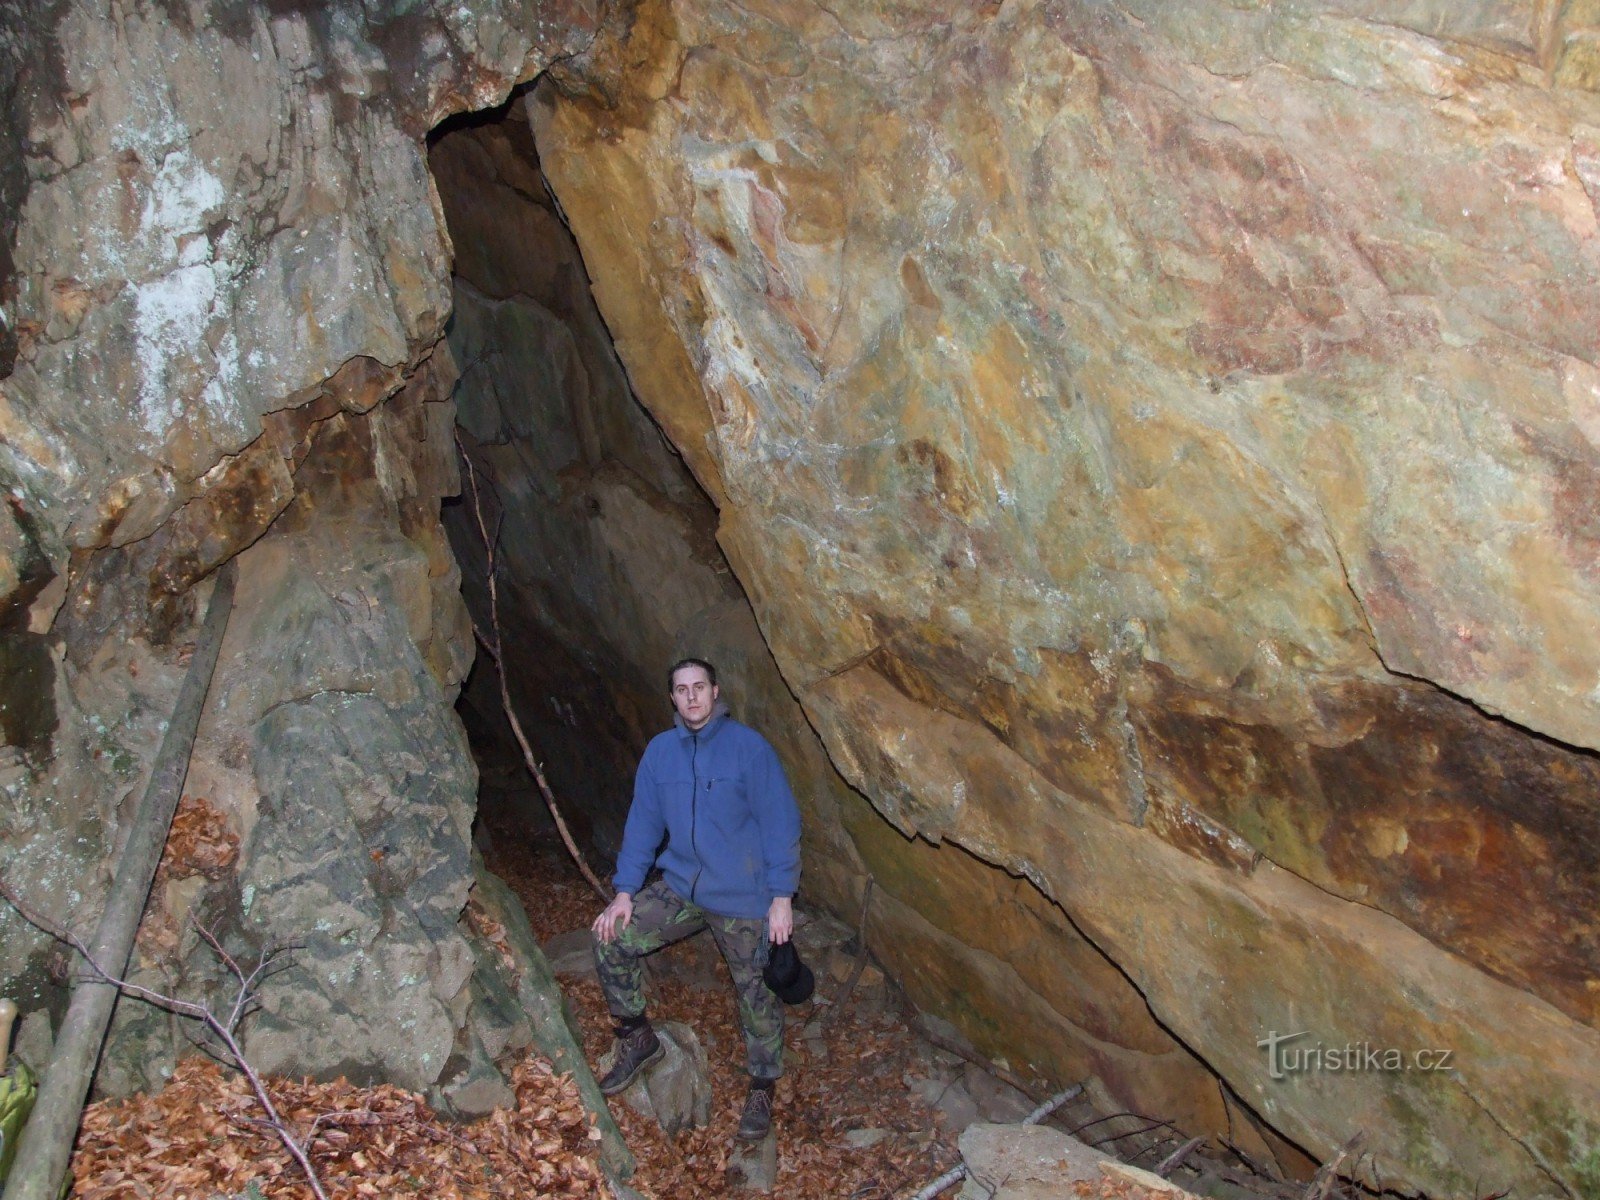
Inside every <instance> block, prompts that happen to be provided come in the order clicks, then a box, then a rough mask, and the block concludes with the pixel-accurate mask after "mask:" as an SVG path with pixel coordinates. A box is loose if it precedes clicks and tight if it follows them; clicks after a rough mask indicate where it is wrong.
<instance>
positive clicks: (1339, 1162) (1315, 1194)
mask: <svg viewBox="0 0 1600 1200" xmlns="http://www.w3.org/2000/svg"><path fill="white" fill-rule="evenodd" d="M1366 1137H1367V1133H1366V1130H1364V1129H1358V1130H1356V1132H1355V1133H1354V1134H1353V1135H1352V1136H1351V1138H1350V1140H1349V1141H1347V1142H1345V1144H1344V1145H1342V1146H1340V1147H1339V1150H1338V1153H1336V1154H1335V1155H1334V1156H1333V1157H1332V1158H1330V1159H1329V1160H1328V1161H1327V1162H1325V1163H1323V1164H1322V1166H1321V1167H1319V1168H1318V1169H1317V1173H1316V1174H1315V1175H1313V1176H1312V1177H1311V1183H1310V1185H1309V1186H1308V1187H1307V1188H1306V1192H1305V1200H1328V1193H1329V1192H1331V1191H1332V1190H1333V1183H1334V1180H1336V1179H1338V1178H1339V1168H1340V1167H1341V1166H1343V1165H1344V1160H1345V1159H1347V1158H1349V1157H1350V1155H1351V1154H1352V1153H1354V1152H1355V1150H1356V1148H1357V1147H1358V1146H1360V1145H1361V1143H1362V1142H1364V1141H1365V1140H1366Z"/></svg>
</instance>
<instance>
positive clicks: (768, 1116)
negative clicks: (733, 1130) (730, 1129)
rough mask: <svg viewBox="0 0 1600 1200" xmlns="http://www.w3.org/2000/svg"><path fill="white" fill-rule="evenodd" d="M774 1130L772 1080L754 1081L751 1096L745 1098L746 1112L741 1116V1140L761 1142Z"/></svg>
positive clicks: (751, 1083)
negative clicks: (769, 1131)
mask: <svg viewBox="0 0 1600 1200" xmlns="http://www.w3.org/2000/svg"><path fill="white" fill-rule="evenodd" d="M771 1128H772V1080H770V1079H752V1080H751V1081H750V1094H749V1095H748V1096H746V1097H745V1098H744V1112H742V1113H740V1114H739V1135H738V1136H739V1138H740V1139H741V1140H742V1141H746V1142H759V1141H760V1140H761V1139H762V1138H764V1137H766V1136H767V1130H769V1129H771Z"/></svg>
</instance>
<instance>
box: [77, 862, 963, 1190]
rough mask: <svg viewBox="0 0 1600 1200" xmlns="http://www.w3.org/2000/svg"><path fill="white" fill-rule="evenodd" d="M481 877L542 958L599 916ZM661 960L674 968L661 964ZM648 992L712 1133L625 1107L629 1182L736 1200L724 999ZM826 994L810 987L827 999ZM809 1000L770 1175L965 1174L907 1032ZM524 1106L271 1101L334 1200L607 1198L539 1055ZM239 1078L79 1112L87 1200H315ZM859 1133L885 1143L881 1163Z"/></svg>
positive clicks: (792, 1042) (798, 1015)
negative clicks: (699, 1079)
mask: <svg viewBox="0 0 1600 1200" xmlns="http://www.w3.org/2000/svg"><path fill="white" fill-rule="evenodd" d="M490 865H491V866H492V867H493V868H494V869H495V870H496V871H497V872H498V873H499V874H500V875H501V876H502V877H503V878H505V879H506V881H507V882H508V883H509V884H510V885H511V887H512V888H513V889H514V890H515V891H516V892H517V894H518V895H519V896H520V897H521V898H522V901H523V903H524V905H525V906H526V907H527V910H528V917H529V920H530V922H531V924H532V926H533V930H534V932H535V934H536V935H537V936H538V937H539V938H540V940H541V941H543V940H547V939H548V938H550V937H552V936H554V935H556V934H559V933H564V932H568V931H571V930H573V929H581V928H585V927H587V925H588V924H589V922H590V921H591V920H592V919H593V916H594V914H595V912H596V911H597V910H598V908H599V902H598V900H597V898H596V897H595V896H594V894H593V892H591V891H590V890H589V889H588V888H587V886H586V885H585V884H584V883H583V881H582V879H581V877H580V876H579V875H578V874H577V872H576V871H575V870H574V869H573V868H572V867H571V866H570V865H569V864H568V863H567V862H566V860H565V859H564V857H562V856H561V855H560V854H559V852H557V851H555V850H553V849H552V848H551V847H550V846H547V845H543V844H537V845H534V844H528V843H527V842H526V841H522V840H520V839H518V838H516V837H514V836H506V835H505V834H504V833H502V836H500V837H498V838H497V839H496V851H495V852H494V853H493V854H492V855H491V861H490ZM668 953H671V952H670V951H669V952H668ZM721 984H722V985H721V986H717V987H712V988H706V987H696V986H691V985H690V984H689V983H686V982H684V981H682V980H681V979H677V978H673V977H670V976H669V977H666V978H658V979H657V980H655V981H654V983H653V989H654V990H653V996H652V1009H651V1011H652V1017H653V1018H654V1019H657V1020H678V1021H683V1022H685V1023H686V1024H688V1025H690V1026H691V1027H693V1028H694V1029H695V1031H696V1032H697V1033H698V1034H699V1036H700V1038H701V1041H702V1042H703V1043H704V1044H705V1046H706V1049H707V1052H708V1057H709V1059H710V1064H711V1081H712V1089H713V1109H712V1120H711V1124H710V1125H709V1126H707V1127H706V1128H704V1129H700V1130H694V1131H690V1132H686V1133H684V1134H680V1135H679V1136H678V1137H677V1138H676V1139H669V1138H667V1137H666V1136H665V1135H664V1134H663V1133H662V1131H661V1130H660V1128H659V1127H658V1126H657V1125H656V1124H655V1123H654V1122H653V1121H651V1120H648V1119H646V1118H643V1117H641V1116H639V1115H637V1114H636V1113H634V1112H633V1111H632V1110H631V1109H630V1108H628V1107H627V1105H625V1104H623V1103H620V1102H616V1101H614V1102H613V1105H612V1111H613V1113H614V1114H615V1116H616V1118H617V1121H618V1124H619V1125H620V1126H621V1128H622V1130H623V1134H624V1136H625V1137H626V1139H627V1142H628V1145H629V1147H630V1148H631V1149H632V1151H633V1153H634V1155H635V1156H636V1157H637V1159H638V1164H639V1166H638V1172H637V1174H636V1175H635V1176H634V1178H633V1179H632V1180H631V1181H630V1185H631V1186H632V1187H633V1188H635V1189H636V1190H638V1191H639V1192H642V1193H643V1194H644V1195H645V1196H647V1197H650V1198H652V1200H690V1198H699V1197H717V1196H731V1195H742V1194H748V1193H741V1192H739V1191H737V1190H736V1187H735V1186H734V1185H733V1184H732V1183H731V1182H730V1180H729V1176H728V1165H729V1159H730V1155H731V1152H732V1150H733V1147H734V1129H735V1127H736V1126H737V1124H738V1113H739V1107H740V1104H741V1103H742V1101H743V1098H744V1092H745V1086H746V1077H745V1074H744V1071H743V1039H742V1037H741V1035H740V1033H739V1028H738V1022H737V1016H736V1011H735V1005H734V994H733V988H732V985H731V984H729V983H727V981H726V979H725V978H724V979H723V980H722V981H721ZM829 986H833V987H835V988H837V985H836V984H831V981H828V980H821V981H819V990H822V989H826V988H828V987H829ZM565 988H566V993H567V996H568V999H569V1002H570V1005H571V1008H572V1011H573V1014H574V1016H575V1017H576V1019H577V1022H578V1025H579V1027H580V1032H581V1036H582V1040H583V1045H584V1050H585V1052H586V1053H587V1055H588V1057H589V1061H590V1062H591V1063H593V1062H598V1061H599V1058H600V1056H601V1054H602V1053H603V1052H604V1051H605V1050H606V1049H607V1047H608V1046H609V1044H610V1038H611V1031H610V1020H609V1017H608V1016H607V1014H606V1011H605V1005H604V1003H603V1001H602V999H601V996H600V989H599V987H598V985H596V984H595V983H593V982H591V981H576V982H574V981H570V980H569V981H566V982H565ZM818 1011H820V1009H819V1007H818V1005H817V1003H816V1002H811V1003H807V1004H806V1005H802V1006H800V1007H798V1008H796V1009H794V1010H791V1014H790V1020H789V1026H788V1032H787V1035H786V1043H787V1047H788V1068H787V1071H786V1074H785V1076H784V1078H783V1080H781V1081H780V1084H779V1089H778V1097H777V1098H778V1104H777V1108H776V1127H777V1131H778V1158H779V1169H778V1179H777V1185H776V1187H775V1189H774V1191H773V1193H772V1194H773V1195H774V1196H776V1197H779V1198H786V1200H823V1198H824V1197H826V1198H828V1200H840V1198H850V1200H888V1198H890V1197H894V1196H899V1195H904V1194H906V1193H907V1192H909V1191H911V1190H914V1189H915V1188H916V1187H918V1186H920V1185H921V1184H922V1183H924V1182H926V1181H927V1180H928V1179H931V1178H932V1177H934V1176H935V1175H938V1174H939V1173H940V1172H942V1171H944V1170H945V1169H946V1168H948V1167H950V1166H952V1165H953V1164H954V1163H956V1162H957V1161H958V1155H957V1154H956V1152H955V1149H954V1145H953V1139H952V1138H950V1137H947V1136H944V1135H943V1133H942V1132H941V1130H940V1128H939V1123H938V1118H937V1116H936V1115H935V1114H934V1113H933V1112H932V1110H930V1109H929V1108H928V1107H927V1106H926V1105H925V1104H924V1103H922V1101H921V1100H919V1099H918V1098H917V1097H916V1096H914V1095H913V1094H912V1093H911V1092H909V1091H908V1090H907V1088H906V1086H905V1082H904V1078H903V1077H904V1075H905V1073H906V1072H907V1071H908V1070H912V1069H914V1068H915V1066H916V1062H917V1055H918V1053H919V1048H918V1043H917V1040H916V1039H915V1038H914V1036H913V1035H912V1034H911V1032H910V1030H909V1029H908V1028H907V1027H906V1025H905V1023H904V1021H903V1020H902V1019H901V1018H900V1016H899V1015H897V1014H894V1013H885V1012H883V1011H881V1010H877V1011H858V1010H856V1009H854V1008H847V1009H846V1010H845V1011H843V1012H841V1013H840V1014H839V1015H838V1016H837V1018H836V1019H834V1020H832V1021H831V1023H829V1024H828V1025H827V1026H826V1028H825V1030H824V1033H823V1036H822V1037H821V1039H820V1040H819V1039H816V1038H812V1039H809V1040H807V1039H803V1038H802V1037H801V1033H802V1027H803V1026H804V1025H805V1023H806V1022H807V1021H808V1020H809V1019H810V1018H812V1017H813V1016H815V1015H816V1014H817V1012H818ZM512 1082H513V1086H514V1090H515V1094H516V1098H517V1106H516V1108H515V1109H512V1110H499V1111H496V1112H494V1113H492V1114H491V1115H490V1116H488V1117H485V1118H483V1119H482V1120H479V1121H476V1122H474V1123H472V1124H468V1125H461V1124H457V1123H453V1122H450V1121H447V1120H444V1119H442V1118H440V1117H438V1116H437V1115H436V1114H434V1113H433V1112H432V1111H431V1110H430V1109H429V1108H428V1106H427V1105H426V1103H425V1102H424V1101H423V1099H422V1097H421V1096H419V1095H417V1094H416V1093H413V1092H407V1091H405V1090H403V1089H401V1088H397V1087H392V1086H387V1085H384V1086H378V1087H356V1086H354V1085H353V1084H350V1083H348V1082H346V1081H344V1080H342V1079H340V1080H334V1081H331V1082H327V1083H316V1082H312V1081H310V1080H298V1081H297V1080H285V1079H273V1080H271V1081H270V1088H271V1091H272V1095H273V1099H274V1102H275V1103H276V1104H277V1105H278V1106H279V1108H280V1111H282V1112H283V1113H284V1115H285V1117H286V1118H287V1120H288V1121H289V1122H290V1124H291V1125H292V1126H293V1127H294V1128H295V1129H296V1130H297V1131H299V1132H300V1133H302V1134H304V1133H307V1132H310V1131H311V1130H312V1129H313V1127H314V1128H315V1137H314V1139H313V1142H312V1147H311V1149H312V1157H313V1161H314V1163H315V1165H316V1167H317V1169H318V1171H319V1173H320V1174H321V1176H322V1180H323V1183H324V1186H325V1187H326V1189H327V1191H328V1194H329V1195H330V1196H331V1197H335V1198H343V1197H387V1196H394V1197H404V1196H422V1195H427V1196H429V1197H431V1198H436V1200H488V1198H491V1197H511V1196H515V1197H550V1198H552V1200H565V1198H568V1197H572V1198H576V1197H606V1196H609V1195H610V1189H609V1188H608V1187H607V1186H606V1184H605V1181H604V1178H603V1175H602V1173H601V1171H600V1168H599V1165H598V1162H597V1156H598V1148H599V1143H598V1137H599V1135H598V1132H597V1131H596V1130H594V1129H593V1127H592V1124H591V1122H590V1120H589V1117H588V1114H587V1113H586V1112H585V1111H584V1109H583V1106H582V1103H581V1101H580V1100H579V1098H578V1091H577V1087H576V1085H575V1084H574V1083H573V1082H572V1080H571V1079H570V1078H568V1077H565V1076H559V1075H557V1074H556V1073H555V1072H554V1070H553V1068H552V1067H551V1066H550V1064H549V1063H548V1062H547V1061H545V1060H543V1059H541V1058H538V1057H536V1056H530V1057H528V1058H526V1059H524V1060H523V1061H521V1062H519V1063H517V1064H516V1065H515V1067H514V1068H513V1071H512ZM258 1115H259V1114H258V1111H257V1109H256V1107H255V1105H254V1103H253V1101H252V1100H251V1098H250V1096H249V1092H248V1088H247V1086H246V1084H245V1082H244V1080H243V1079H242V1078H241V1077H239V1076H238V1075H237V1074H235V1073H232V1072H228V1071H225V1070H223V1069H222V1068H221V1067H219V1066H217V1065H216V1064H215V1063H212V1062H209V1061H207V1060H205V1059H189V1060H186V1061H184V1062H183V1063H181V1064H180V1065H179V1067H178V1069H177V1070H176V1071H175V1073H174V1074H173V1077H172V1079H171V1080H170V1081H169V1083H168V1084H167V1086H166V1088H165V1089H163V1090H162V1091H161V1092H160V1093H159V1094H157V1095H155V1096H147V1095H143V1094H140V1095H135V1096H132V1097H129V1098H127V1099H125V1100H116V1101H102V1102H99V1103H96V1104H94V1105H91V1106H90V1108H89V1109H88V1110H87V1112H86V1113H85V1117H84V1122H83V1127H82V1131H81V1133H80V1136H79V1140H78V1144H77V1148H76V1151H75V1153H74V1156H73V1160H72V1174H73V1181H74V1184H73V1195H74V1196H75V1197H78V1198H79V1200H136V1198H137V1200H144V1198H146V1197H149V1198H155V1197H160V1198H162V1200H214V1198H217V1197H234V1196H240V1197H255V1196H260V1197H262V1198H264V1200H280V1198H282V1200H288V1198H295V1200H298V1198H300V1197H307V1196H310V1194H311V1192H310V1188H309V1187H308V1186H307V1185H306V1183H305V1181H304V1179H303V1178H302V1177H301V1175H300V1174H299V1171H298V1169H297V1168H296V1167H295V1165H294V1163H293V1162H292V1161H291V1160H290V1158H289V1156H288V1154H287V1153H286V1152H285V1151H284V1150H283V1149H282V1147H281V1145H280V1144H279V1143H278V1141H277V1139H276V1137H275V1136H274V1135H273V1134H272V1133H271V1132H270V1131H269V1130H266V1129H264V1128H262V1127H261V1126H260V1124H259V1122H258ZM852 1130H858V1131H868V1130H870V1131H874V1132H873V1133H872V1134H870V1135H868V1136H869V1137H876V1138H878V1139H879V1140H877V1141H876V1142H875V1143H874V1144H872V1145H870V1146H862V1145H860V1144H859V1143H860V1142H861V1141H864V1140H867V1138H864V1137H863V1136H862V1135H860V1134H858V1135H857V1136H856V1138H854V1139H852V1140H846V1136H845V1135H846V1134H848V1133H850V1132H851V1131H852Z"/></svg>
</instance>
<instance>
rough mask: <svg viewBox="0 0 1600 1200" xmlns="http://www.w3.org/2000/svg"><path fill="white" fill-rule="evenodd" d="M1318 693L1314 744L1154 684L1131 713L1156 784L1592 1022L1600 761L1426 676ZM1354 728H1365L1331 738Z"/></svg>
mask: <svg viewBox="0 0 1600 1200" xmlns="http://www.w3.org/2000/svg"><path fill="white" fill-rule="evenodd" d="M1318 700H1319V706H1320V707H1321V708H1322V709H1323V710H1324V712H1325V713H1326V714H1327V717H1328V725H1329V729H1328V733H1329V734H1330V736H1328V737H1327V738H1325V739H1321V740H1320V741H1319V740H1318V739H1314V738H1311V737H1307V736H1305V735H1304V734H1302V733H1295V732H1290V731H1286V730H1284V729H1280V728H1275V727H1272V726H1270V725H1260V724H1258V725H1251V724H1246V723H1242V722H1239V721H1237V720H1234V719H1231V718H1230V717H1229V716H1227V715H1225V714H1223V713H1220V712H1218V711H1217V708H1216V706H1215V705H1214V704H1213V703H1211V702H1210V701H1208V700H1207V699H1206V698H1204V697H1202V696H1200V695H1198V694H1196V693H1193V692H1189V691H1187V690H1186V689H1184V688H1182V687H1181V686H1179V685H1177V684H1175V683H1173V682H1172V681H1170V680H1165V681H1160V682H1159V683H1158V684H1157V686H1156V689H1155V691H1154V694H1153V703H1152V704H1150V705H1149V706H1148V707H1146V708H1144V709H1142V710H1141V712H1140V714H1139V718H1138V719H1139V721H1140V725H1141V734H1142V736H1143V737H1144V738H1145V739H1146V740H1147V746H1148V749H1147V752H1146V754H1145V761H1146V763H1147V764H1148V765H1149V767H1150V770H1151V774H1152V779H1153V784H1152V790H1153V791H1154V790H1157V789H1165V790H1166V791H1167V792H1168V793H1169V794H1170V796H1171V798H1172V799H1171V800H1170V801H1169V804H1171V805H1176V804H1178V803H1183V804H1187V805H1191V806H1193V807H1194V808H1195V809H1196V810H1198V811H1199V812H1201V813H1203V814H1205V815H1206V816H1207V817H1208V818H1209V819H1211V820H1213V821H1217V822H1220V823H1221V824H1222V825H1223V826H1225V827H1227V828H1228V829H1230V830H1232V831H1233V832H1234V833H1236V834H1238V835H1239V836H1240V837H1241V838H1242V839H1244V840H1245V841H1246V842H1248V843H1249V844H1250V845H1252V846H1253V847H1254V848H1255V849H1256V850H1258V851H1260V852H1261V853H1262V854H1263V855H1264V856H1265V857H1267V858H1269V859H1271V860H1273V861H1274V862H1276V863H1278V865H1280V866H1283V867H1286V868H1288V869H1289V870H1291V871H1294V872H1296V873H1297V874H1300V875H1302V876H1303V877H1305V878H1307V879H1309V880H1310V881H1311V882H1313V883H1316V884H1318V885H1319V886H1321V887H1324V888H1327V889H1328V890H1330V891H1333V892H1335V893H1337V894H1339V895H1342V896H1345V897H1347V898H1349V899H1352V900H1358V901H1360V902H1362V903H1365V904H1371V905H1375V906H1377V907H1379V908H1381V909H1383V910H1384V911H1386V912H1389V913H1390V914H1392V915H1393V916H1395V917H1397V918H1399V919H1400V920H1402V921H1404V922H1405V923H1406V924H1407V925H1409V926H1411V927H1412V928H1413V929H1415V930H1417V931H1418V932H1419V933H1422V934H1423V935H1425V936H1426V937H1428V938H1430V939H1431V940H1432V941H1434V942H1436V943H1437V944H1439V945H1440V946H1443V947H1444V948H1446V949H1449V950H1452V951H1454V952H1456V953H1457V954H1460V955H1462V956H1463V957H1466V958H1468V959H1470V960H1472V961H1473V962H1475V963H1477V964H1479V965H1480V966H1481V967H1483V968H1484V969H1485V970H1488V971H1490V972H1491V973H1493V974H1494V975H1496V976H1498V977H1499V978H1501V979H1504V980H1507V981H1508V982H1511V983H1514V984H1516V985H1517V986H1519V987H1523V988H1526V989H1527V990H1528V991H1530V992H1533V993H1534V994H1535V995H1539V996H1542V997H1543V998H1545V999H1546V1000H1548V1001H1549V1002H1550V1003H1551V1004H1554V1005H1555V1006H1556V1007H1558V1008H1560V1009H1561V1010H1562V1011H1564V1012H1566V1013H1568V1014H1569V1015H1570V1016H1572V1017H1574V1018H1575V1019H1577V1020H1582V1021H1588V1022H1593V1021H1595V1019H1596V1017H1597V1016H1600V993H1597V989H1596V986H1595V980H1597V979H1600V941H1597V939H1596V938H1595V936H1594V935H1595V933H1596V929H1597V926H1596V916H1595V912H1594V906H1593V899H1592V898H1593V896H1594V895H1595V894H1596V891H1597V890H1600V849H1597V848H1600V761H1597V760H1596V758H1595V756H1594V755H1592V754H1589V753H1585V752H1581V751H1575V750H1572V749H1569V748H1566V747H1562V746H1560V745H1558V744H1556V743H1553V742H1549V741H1547V740H1545V739H1541V738H1535V737H1530V736H1529V735H1528V734H1527V733H1526V732H1525V731H1523V730H1519V729H1517V728H1515V727H1514V726H1511V725H1509V724H1507V723H1506V722H1504V721H1500V720H1497V719H1495V718H1493V717H1489V716H1486V715H1484V714H1482V713H1480V712H1478V711H1476V710H1475V709H1473V708H1472V707H1471V706H1470V705H1468V704H1465V703H1464V702H1462V701H1460V700H1457V699H1455V698H1453V697H1450V696H1447V695H1445V694H1443V693H1441V692H1438V691H1437V690H1435V689H1431V688H1427V687H1424V686H1421V685H1402V686H1398V687H1384V686H1379V685H1375V684H1363V683H1357V682H1350V683H1347V684H1344V685H1341V686H1337V687H1329V688H1326V689H1324V690H1323V691H1321V692H1320V693H1319V697H1318ZM1351 728H1360V729H1362V730H1363V732H1361V733H1359V734H1358V735H1357V736H1354V737H1351V738H1348V739H1341V738H1340V737H1339V736H1338V735H1337V732H1336V731H1337V730H1340V729H1342V730H1349V729H1351ZM1152 828H1154V829H1156V831H1157V832H1161V833H1163V834H1168V833H1170V832H1171V830H1172V826H1171V824H1170V823H1154V822H1153V823H1152ZM1169 840H1172V841H1173V842H1174V844H1177V845H1180V846H1183V847H1184V848H1186V849H1191V850H1194V849H1196V847H1195V846H1194V845H1193V844H1192V842H1191V841H1190V840H1189V839H1187V838H1185V837H1182V836H1180V837H1169Z"/></svg>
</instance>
